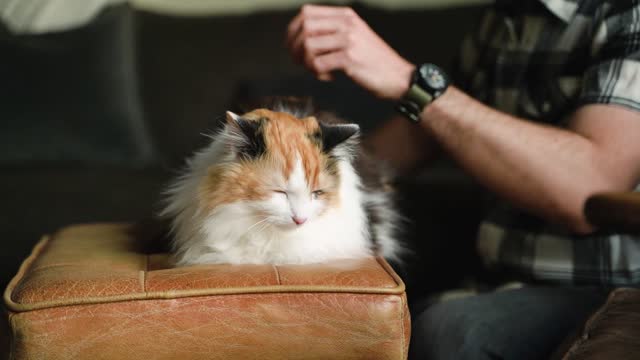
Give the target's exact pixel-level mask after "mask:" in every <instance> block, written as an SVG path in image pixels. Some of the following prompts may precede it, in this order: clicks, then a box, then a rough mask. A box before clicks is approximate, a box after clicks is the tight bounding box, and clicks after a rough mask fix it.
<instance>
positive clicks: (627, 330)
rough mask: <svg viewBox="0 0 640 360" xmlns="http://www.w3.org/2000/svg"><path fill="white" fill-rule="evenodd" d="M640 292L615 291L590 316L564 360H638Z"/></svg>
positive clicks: (629, 290) (639, 349) (632, 290)
mask: <svg viewBox="0 0 640 360" xmlns="http://www.w3.org/2000/svg"><path fill="white" fill-rule="evenodd" d="M639 358H640V290H638V289H627V288H622V289H617V290H615V291H613V292H612V293H611V295H610V296H609V299H608V300H607V302H606V303H605V304H604V305H603V306H602V307H601V308H600V309H599V310H598V311H597V312H596V313H595V314H593V315H592V316H591V318H590V319H589V321H587V323H586V324H585V326H584V329H583V330H582V333H581V335H580V336H579V337H578V338H577V339H576V340H575V341H574V342H573V345H572V346H571V347H570V348H569V351H567V353H566V354H565V355H564V357H563V358H562V359H563V360H596V359H598V360H599V359H618V360H626V359H629V360H631V359H639Z"/></svg>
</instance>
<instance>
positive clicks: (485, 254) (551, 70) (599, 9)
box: [460, 0, 640, 286]
mask: <svg viewBox="0 0 640 360" xmlns="http://www.w3.org/2000/svg"><path fill="white" fill-rule="evenodd" d="M461 55H462V56H461V63H460V70H461V75H462V78H464V79H466V80H467V81H466V82H461V85H462V86H463V87H464V88H466V90H467V91H468V92H469V93H471V94H472V95H474V96H475V97H476V98H477V99H479V100H481V101H483V102H485V103H488V104H491V105H492V106H494V107H496V108H498V109H500V110H502V111H505V112H508V113H511V114H516V115H518V116H521V117H524V118H526V119H531V120H533V121H537V122H542V123H547V124H553V125H557V126H564V125H565V121H566V120H567V117H568V116H569V115H570V114H571V113H572V112H573V111H574V110H575V109H576V108H577V107H579V106H581V105H584V104H592V103H599V104H616V105H620V106H625V107H628V108H631V109H634V110H638V111H640V0H608V1H602V0H498V1H497V2H496V4H495V6H494V8H493V9H492V10H490V11H489V12H488V13H487V14H486V16H485V18H484V20H483V22H482V23H481V26H480V29H479V31H478V32H477V33H475V34H473V35H472V36H471V37H470V38H468V39H467V40H466V41H465V43H464V44H463V49H462V53H461ZM639 135H640V134H639ZM576 181H580V179H576ZM636 190H640V186H639V187H638V188H637V189H636ZM477 245H478V250H479V252H480V255H481V256H482V258H483V260H484V262H485V264H486V265H487V266H488V267H490V268H493V269H500V270H501V273H507V274H509V275H511V276H513V279H516V280H528V281H551V282H559V283H580V284H599V285H605V286H617V285H627V286H628V285H634V284H635V285H640V236H630V235H624V234H604V233H596V234H592V235H588V236H577V235H573V234H571V233H570V232H569V231H567V230H566V229H563V228H561V227H559V226H554V225H550V224H548V223H545V222H544V221H542V220H541V219H537V218H533V217H532V216H530V215H527V214H524V213H522V212H519V211H518V210H516V209H514V208H511V207H509V206H508V205H503V204H500V205H499V206H497V207H496V209H495V210H494V211H492V212H491V213H490V215H489V216H488V218H487V219H486V220H485V221H484V222H483V223H482V225H481V227H480V230H479V234H478V243H477Z"/></svg>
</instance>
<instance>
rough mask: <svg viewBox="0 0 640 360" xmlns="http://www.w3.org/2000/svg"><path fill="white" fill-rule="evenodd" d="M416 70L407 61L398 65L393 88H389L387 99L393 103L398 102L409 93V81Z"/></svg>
mask: <svg viewBox="0 0 640 360" xmlns="http://www.w3.org/2000/svg"><path fill="white" fill-rule="evenodd" d="M415 70H416V66H415V65H414V64H412V63H410V62H408V61H404V59H403V62H402V63H400V64H399V66H398V70H397V71H396V74H397V76H396V80H395V81H394V83H393V86H392V87H391V88H390V92H389V99H390V100H393V101H398V100H400V99H402V97H403V96H404V95H405V94H406V93H407V91H409V87H410V86H411V79H412V77H413V73H414V71H415Z"/></svg>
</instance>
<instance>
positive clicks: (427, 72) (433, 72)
mask: <svg viewBox="0 0 640 360" xmlns="http://www.w3.org/2000/svg"><path fill="white" fill-rule="evenodd" d="M420 75H422V78H423V79H424V81H425V82H426V83H427V85H429V86H430V87H432V88H433V89H442V88H443V87H445V85H446V80H445V79H444V75H443V74H442V71H440V69H438V68H437V67H435V66H433V65H425V66H422V67H421V68H420Z"/></svg>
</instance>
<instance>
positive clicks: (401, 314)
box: [399, 296, 407, 359]
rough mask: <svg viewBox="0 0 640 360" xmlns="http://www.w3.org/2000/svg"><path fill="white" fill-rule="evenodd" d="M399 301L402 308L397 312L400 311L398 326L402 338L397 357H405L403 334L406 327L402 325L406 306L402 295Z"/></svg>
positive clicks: (404, 334)
mask: <svg viewBox="0 0 640 360" xmlns="http://www.w3.org/2000/svg"><path fill="white" fill-rule="evenodd" d="M400 302H401V306H402V309H401V310H400V312H399V313H400V327H401V329H402V336H401V338H402V339H401V340H400V341H401V347H400V357H399V359H406V357H405V341H406V340H405V336H406V331H407V329H406V328H405V326H404V318H405V316H406V313H405V311H406V306H405V298H404V296H400Z"/></svg>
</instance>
